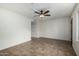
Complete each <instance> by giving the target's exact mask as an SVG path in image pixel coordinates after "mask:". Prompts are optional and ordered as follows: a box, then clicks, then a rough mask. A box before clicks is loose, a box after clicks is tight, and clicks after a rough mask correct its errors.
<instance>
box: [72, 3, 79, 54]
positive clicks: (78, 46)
mask: <svg viewBox="0 0 79 59" xmlns="http://www.w3.org/2000/svg"><path fill="white" fill-rule="evenodd" d="M78 8H79V4H77V6H76V8H75V9H74V12H73V14H72V18H73V48H74V50H75V52H76V54H77V55H79V38H78V37H79V29H78V27H79V21H78V20H79V15H78Z"/></svg>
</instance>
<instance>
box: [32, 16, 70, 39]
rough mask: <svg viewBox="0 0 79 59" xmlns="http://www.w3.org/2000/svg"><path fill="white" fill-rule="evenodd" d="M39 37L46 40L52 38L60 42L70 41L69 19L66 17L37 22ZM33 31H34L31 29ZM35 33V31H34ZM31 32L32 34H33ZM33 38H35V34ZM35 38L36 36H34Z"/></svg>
mask: <svg viewBox="0 0 79 59" xmlns="http://www.w3.org/2000/svg"><path fill="white" fill-rule="evenodd" d="M38 24H39V34H40V35H39V36H40V37H46V38H54V39H61V40H70V39H71V27H70V26H71V25H70V19H69V18H68V17H64V18H58V19H51V20H50V19H47V20H46V19H45V20H40V21H39V23H38ZM32 29H33V30H34V29H35V27H34V28H32ZM35 31H36V30H35ZM35 31H33V33H35ZM33 36H34V37H35V36H36V34H35V35H34V34H33ZM36 37H37V36H36Z"/></svg>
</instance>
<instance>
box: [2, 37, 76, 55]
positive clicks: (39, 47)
mask: <svg viewBox="0 0 79 59" xmlns="http://www.w3.org/2000/svg"><path fill="white" fill-rule="evenodd" d="M0 56H76V54H75V52H74V50H73V48H72V46H71V42H69V41H63V40H56V39H47V38H40V39H37V38H32V40H31V41H29V42H25V43H23V44H20V45H17V46H14V47H11V48H8V49H5V50H2V51H0Z"/></svg>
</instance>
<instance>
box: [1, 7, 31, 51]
mask: <svg viewBox="0 0 79 59" xmlns="http://www.w3.org/2000/svg"><path fill="white" fill-rule="evenodd" d="M30 23H31V22H30V19H28V18H27V17H25V16H22V15H20V14H18V13H15V12H12V11H10V10H7V9H3V8H0V50H2V49H5V48H8V47H12V46H15V45H17V44H20V43H23V42H27V41H29V40H31V28H30V27H31V26H30V25H31V24H30Z"/></svg>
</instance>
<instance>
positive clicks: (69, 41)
mask: <svg viewBox="0 0 79 59" xmlns="http://www.w3.org/2000/svg"><path fill="white" fill-rule="evenodd" d="M31 38H33V39H51V40H52V39H53V40H61V41H69V42H71V40H62V39H56V38H48V37H31Z"/></svg>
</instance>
